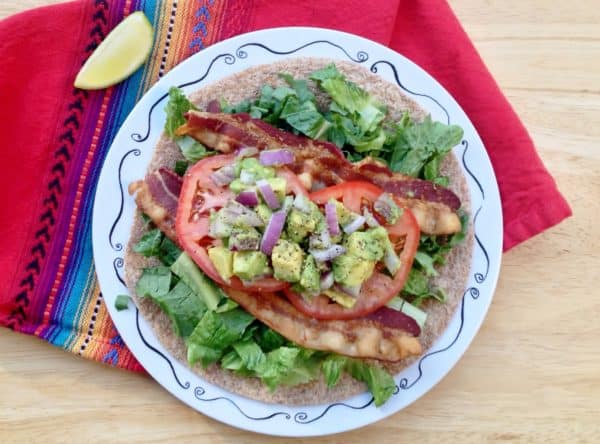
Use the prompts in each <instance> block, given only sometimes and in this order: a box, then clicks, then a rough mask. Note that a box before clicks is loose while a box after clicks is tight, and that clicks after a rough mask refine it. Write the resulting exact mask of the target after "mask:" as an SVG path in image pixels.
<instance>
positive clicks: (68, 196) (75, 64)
mask: <svg viewBox="0 0 600 444" xmlns="http://www.w3.org/2000/svg"><path fill="white" fill-rule="evenodd" d="M248 5H249V3H248V2H244V1H239V2H235V1H220V2H219V1H206V2H199V1H191V0H187V1H186V0H168V1H162V2H156V1H144V0H112V1H107V0H95V1H89V2H76V3H72V4H67V5H60V6H59V7H53V8H43V9H42V10H41V11H42V12H41V13H40V14H39V15H34V16H33V17H31V18H30V20H34V21H35V20H36V19H37V18H45V19H47V18H48V14H53V12H54V11H52V9H54V10H55V11H57V12H58V13H59V14H62V20H63V21H65V22H66V23H65V27H67V26H70V27H74V26H78V27H80V29H74V30H73V31H75V32H76V33H79V35H76V34H75V37H76V38H77V39H78V40H79V41H77V42H76V44H75V45H73V46H72V47H70V48H67V50H69V51H71V52H72V55H73V57H72V58H71V60H70V63H69V64H68V65H67V66H62V69H63V70H65V69H67V70H70V72H69V75H68V76H66V77H67V80H68V81H70V82H71V84H72V81H73V80H72V79H73V78H74V76H75V75H76V73H77V71H78V69H79V67H81V65H82V63H83V62H84V61H85V60H86V59H87V57H89V55H90V54H91V52H92V51H93V50H94V49H95V48H96V47H97V46H98V44H99V43H100V41H101V40H102V39H103V38H104V37H105V36H106V34H107V33H108V32H109V31H110V29H112V28H113V27H114V26H115V25H116V24H118V23H119V22H120V21H121V20H122V19H123V18H124V17H125V16H127V15H128V14H130V13H131V12H133V11H139V10H142V11H144V13H145V14H146V16H147V17H148V18H149V20H150V21H151V22H152V24H153V27H154V29H155V41H154V46H153V48H152V54H151V56H150V57H149V59H148V62H147V63H146V64H145V65H144V67H143V68H142V69H140V70H138V71H137V72H136V73H135V74H134V75H133V76H131V77H130V78H129V79H127V80H126V81H124V82H122V83H121V84H119V85H117V86H115V87H112V88H108V89H106V90H102V91H89V92H88V91H82V90H77V89H73V88H71V87H69V88H68V93H67V94H65V97H59V99H60V100H61V101H62V102H63V103H62V105H61V106H59V107H57V108H56V109H57V111H58V112H59V113H60V116H59V117H58V119H56V116H55V117H54V119H55V120H56V121H57V122H59V125H58V127H57V128H56V129H55V134H54V137H53V140H51V141H49V144H48V145H49V149H50V150H51V151H52V161H51V162H49V163H48V165H47V167H48V169H47V170H46V171H42V173H43V174H44V175H45V180H44V181H43V185H45V186H44V187H42V190H40V192H41V193H42V196H40V197H41V198H40V199H39V202H33V203H32V204H33V205H38V204H39V205H38V206H39V208H37V212H36V213H35V214H34V217H37V219H38V220H37V224H34V225H33V229H32V232H30V233H28V234H29V236H28V237H27V238H26V239H24V243H23V245H25V249H26V250H28V252H29V253H30V254H24V255H23V256H22V258H20V262H19V263H18V264H17V266H16V275H15V276H14V278H15V281H14V283H15V284H16V285H13V288H12V289H11V290H12V291H11V293H9V294H6V295H3V298H2V299H1V300H0V301H1V302H2V306H1V310H0V320H1V321H2V323H3V324H5V325H7V326H8V327H10V328H12V329H14V330H18V331H21V332H23V333H27V334H33V335H36V336H39V337H40V338H43V339H45V340H46V341H48V342H50V343H52V344H54V345H56V346H58V347H62V348H64V349H65V350H68V351H71V352H73V353H77V354H79V355H82V356H84V357H87V358H91V359H95V360H98V361H102V362H105V363H108V364H111V365H116V366H119V367H123V368H127V369H131V370H142V368H141V366H140V365H139V364H138V363H137V361H136V360H135V358H134V357H133V355H132V354H131V352H130V351H129V350H128V349H127V348H126V347H125V346H124V344H123V341H122V340H121V338H120V337H119V334H118V332H117V331H116V329H115V327H114V325H113V323H112V322H111V320H110V318H109V315H108V311H107V309H106V306H105V304H104V303H103V298H102V293H101V292H100V288H99V286H98V281H97V279H96V275H95V272H94V263H93V257H92V247H91V226H92V204H93V198H94V193H95V186H96V182H97V180H98V176H99V174H100V167H101V165H102V162H103V160H104V157H105V156H106V153H107V150H108V149H109V147H110V144H111V142H112V140H113V138H114V136H115V134H116V132H117V131H118V129H119V127H120V125H121V124H122V123H123V120H124V119H125V118H126V117H127V115H128V113H129V112H130V111H131V109H132V108H133V106H134V104H135V103H136V102H137V101H138V100H139V99H140V97H141V96H142V95H143V94H144V92H145V91H146V90H147V89H148V88H149V87H150V86H152V85H153V84H154V83H155V82H156V81H157V80H158V79H159V78H160V77H161V76H163V75H164V74H165V73H167V72H168V71H169V70H170V69H171V68H172V67H173V66H175V65H176V64H178V63H179V62H180V61H181V60H183V59H185V58H186V57H189V56H190V55H191V54H193V53H195V52H197V51H199V50H201V49H202V48H204V47H206V46H208V45H210V44H211V43H213V42H215V41H218V40H221V39H224V38H227V37H229V36H231V35H234V34H237V33H239V32H241V30H242V29H243V26H244V22H243V20H244V17H247V15H246V14H245V13H244V9H245V8H246V7H247V6H248ZM225 10H227V11H228V14H227V17H229V19H228V20H225V19H224V18H225V13H224V12H225ZM75 18H79V19H80V21H79V22H77V21H76V20H75ZM232 18H235V19H232ZM56 19H57V20H61V17H60V16H56ZM28 26H32V25H31V24H28ZM43 28H44V26H42V32H43V31H44V29H43ZM64 29H67V28H64ZM47 37H48V36H47ZM59 46H60V47H61V48H64V47H63V46H62V45H59ZM59 68H61V67H59ZM13 266H14V264H13ZM6 299H8V300H6Z"/></svg>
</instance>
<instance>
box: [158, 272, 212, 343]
mask: <svg viewBox="0 0 600 444" xmlns="http://www.w3.org/2000/svg"><path fill="white" fill-rule="evenodd" d="M151 297H152V299H153V300H154V302H156V303H157V304H158V305H159V307H160V308H162V310H163V311H164V312H165V313H166V314H167V315H168V316H169V318H170V319H171V321H172V322H173V330H174V331H175V333H176V334H177V335H179V336H182V337H184V338H185V337H188V336H189V335H190V334H191V333H192V331H194V328H195V327H196V325H197V324H198V321H200V318H201V317H202V315H203V314H204V312H205V311H206V305H204V303H203V302H202V300H201V299H200V298H199V297H198V295H196V294H195V293H194V292H193V291H192V289H191V288H190V287H188V286H187V285H185V284H184V283H183V281H179V282H177V284H176V285H175V286H174V287H173V289H172V290H171V291H169V292H168V293H167V294H165V295H159V296H151Z"/></svg>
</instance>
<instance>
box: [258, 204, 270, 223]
mask: <svg viewBox="0 0 600 444" xmlns="http://www.w3.org/2000/svg"><path fill="white" fill-rule="evenodd" d="M254 211H255V212H256V214H258V217H260V219H261V220H262V221H263V222H264V223H265V227H266V226H267V224H268V223H269V220H271V216H272V215H273V211H272V210H271V209H270V208H269V207H268V206H267V205H265V204H264V203H261V204H259V205H257V206H256V207H255V208H254Z"/></svg>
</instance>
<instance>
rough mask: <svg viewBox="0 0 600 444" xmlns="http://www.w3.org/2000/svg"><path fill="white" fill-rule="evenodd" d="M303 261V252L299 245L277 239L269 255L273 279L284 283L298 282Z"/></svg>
mask: <svg viewBox="0 0 600 444" xmlns="http://www.w3.org/2000/svg"><path fill="white" fill-rule="evenodd" d="M303 260H304V252H303V251H302V248H300V245H298V244H297V243H295V242H290V241H288V240H285V239H279V241H278V242H277V244H276V245H275V247H274V248H273V252H272V254H271V263H272V264H273V274H274V276H275V278H276V279H279V280H281V281H286V282H298V281H300V276H301V274H302V264H303Z"/></svg>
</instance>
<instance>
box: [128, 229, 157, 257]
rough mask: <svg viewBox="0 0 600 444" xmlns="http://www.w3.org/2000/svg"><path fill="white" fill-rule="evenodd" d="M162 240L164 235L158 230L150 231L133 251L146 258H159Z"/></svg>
mask: <svg viewBox="0 0 600 444" xmlns="http://www.w3.org/2000/svg"><path fill="white" fill-rule="evenodd" d="M162 239H163V234H162V232H161V231H160V230H159V229H158V228H155V229H153V230H150V231H148V232H146V233H144V235H143V236H142V237H141V238H140V240H139V241H138V243H137V244H135V246H134V247H133V251H135V252H136V253H139V254H141V255H142V256H145V257H152V256H158V254H159V253H160V243H161V242H162Z"/></svg>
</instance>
